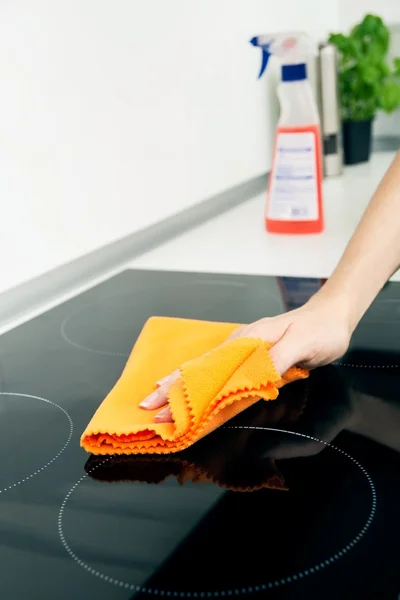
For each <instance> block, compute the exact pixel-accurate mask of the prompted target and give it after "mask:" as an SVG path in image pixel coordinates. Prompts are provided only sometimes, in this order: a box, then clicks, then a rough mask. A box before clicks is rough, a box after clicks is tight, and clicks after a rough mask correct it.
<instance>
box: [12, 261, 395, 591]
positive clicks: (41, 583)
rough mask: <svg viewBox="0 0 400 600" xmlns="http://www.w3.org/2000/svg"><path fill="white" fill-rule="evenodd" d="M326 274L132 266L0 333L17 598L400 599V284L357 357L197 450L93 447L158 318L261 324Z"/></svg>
mask: <svg viewBox="0 0 400 600" xmlns="http://www.w3.org/2000/svg"><path fill="white" fill-rule="evenodd" d="M320 285H322V281H319V280H313V279H292V278H284V277H282V278H275V277H246V276H225V275H207V274H191V273H185V274H184V273H168V272H155V271H150V272H146V271H126V272H124V273H121V274H120V275H118V276H117V277H114V278H112V279H110V280H109V281H107V282H105V283H103V284H101V285H99V286H98V287H95V288H93V289H91V290H89V291H88V292H86V293H84V294H81V295H79V296H77V297H75V298H74V299H72V300H70V301H69V302H66V303H65V304H62V305H60V306H58V307H56V308H54V309H53V310H51V311H49V312H47V313H45V314H43V315H41V316H39V317H37V318H35V319H33V320H32V321H29V322H27V323H25V324H23V325H21V326H20V327H18V328H16V329H14V330H12V331H10V332H9V333H7V334H5V335H3V336H2V337H1V338H0V453H1V454H0V455H1V457H2V464H1V468H0V590H1V598H5V599H7V600H8V599H10V600H20V599H21V600H22V599H24V600H26V599H27V598H32V599H35V600H36V599H38V600H50V599H51V600H54V599H55V598H57V599H58V600H63V599H70V598H96V600H102V599H105V600H106V599H107V600H111V599H118V600H128V599H130V598H133V597H136V598H142V597H143V598H144V597H150V598H152V597H157V596H158V597H169V598H225V597H226V598H228V597H239V596H243V597H250V596H254V597H262V598H264V597H265V598H285V599H287V598H300V599H303V598H304V599H308V600H311V599H322V598H327V599H337V598H342V599H347V598H351V599H353V598H360V599H364V598H368V599H369V598H371V599H375V598H376V599H378V598H379V599H381V598H382V599H386V598H387V599H393V600H398V598H399V597H400V574H399V566H400V545H399V539H400V510H399V508H400V502H399V500H400V454H399V453H400V400H399V388H400V385H399V384H400V284H397V283H390V284H388V285H387V286H386V287H385V289H384V290H383V291H382V293H381V294H380V296H379V297H378V298H377V300H376V301H375V302H374V304H373V306H372V307H371V309H370V310H369V311H368V312H367V314H366V315H365V317H364V319H363V321H362V323H361V324H360V326H359V328H358V330H357V331H356V333H355V335H354V338H353V341H352V345H351V347H350V350H349V352H348V354H347V355H346V356H345V357H344V358H343V359H342V360H341V361H339V362H338V363H337V364H335V365H330V366H328V367H325V368H323V369H317V370H316V371H314V372H313V373H312V374H311V377H310V378H309V380H307V381H299V382H296V383H294V384H291V385H290V386H287V387H286V388H284V389H283V390H282V392H281V394H280V397H279V398H278V400H277V401H275V402H269V403H267V402H263V401H261V402H259V403H258V404H257V405H255V406H253V407H252V408H251V409H249V410H247V411H245V412H244V413H242V414H241V415H239V416H238V417H236V418H235V419H233V420H232V421H230V422H229V423H228V425H227V426H226V427H224V428H221V429H219V430H217V431H216V432H214V433H213V434H210V435H209V436H207V437H206V438H204V439H203V440H202V441H200V442H198V443H197V444H195V445H194V446H192V447H191V448H189V449H188V450H186V451H184V452H182V453H179V454H174V455H170V456H163V457H148V456H147V457H146V456H134V457H129V456H123V457H117V456H110V457H106V458H105V457H95V456H90V455H88V454H86V453H85V452H84V451H83V450H82V449H81V448H80V446H79V438H80V435H81V433H82V431H83V430H84V428H85V426H86V424H87V423H88V421H89V419H90V418H91V416H92V414H93V412H94V411H95V409H96V408H97V406H98V405H99V403H100V402H101V401H102V400H103V398H104V397H105V395H106V394H107V392H108V391H109V390H110V388H111V387H112V386H113V385H114V383H115V381H116V379H117V378H118V377H119V375H120V373H121V370H122V368H123V367H124V365H125V361H126V358H127V356H128V354H129V352H130V349H131V347H132V345H133V343H134V342H135V340H136V337H137V335H138V334H139V332H140V330H141V328H142V326H143V324H144V322H145V321H146V319H147V318H148V317H150V316H153V315H166V316H177V317H187V318H196V319H205V320H215V321H232V322H244V323H247V322H251V321H253V320H256V319H258V318H260V317H263V316H272V315H275V314H278V313H280V312H282V311H284V310H289V309H291V308H294V307H296V306H299V305H301V304H302V303H303V302H305V301H306V299H307V298H308V297H309V296H310V295H311V294H313V293H314V292H315V291H316V290H317V289H318V287H320Z"/></svg>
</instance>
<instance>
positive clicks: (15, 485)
mask: <svg viewBox="0 0 400 600" xmlns="http://www.w3.org/2000/svg"><path fill="white" fill-rule="evenodd" d="M0 396H11V397H20V398H32V399H33V400H40V401H41V402H45V403H46V404H51V405H52V406H55V407H56V408H58V409H59V410H61V411H62V412H63V413H64V414H65V416H66V417H67V419H68V421H69V434H68V438H67V441H66V442H65V444H64V446H63V447H62V448H61V450H59V452H57V454H56V455H55V456H53V458H52V459H51V460H49V461H48V462H47V463H46V464H45V465H43V466H42V467H40V469H37V470H36V471H34V472H33V473H31V474H30V475H27V476H26V477H24V478H23V479H20V480H19V481H17V482H16V483H12V484H11V485H8V486H6V487H5V488H3V489H1V488H0V494H3V493H4V492H6V491H7V490H11V489H12V488H15V487H17V486H18V485H21V484H22V483H25V482H26V481H28V480H29V479H32V478H33V477H35V476H36V475H39V474H40V473H41V472H42V471H44V470H45V469H47V467H49V466H50V465H51V464H52V463H53V462H55V461H56V460H57V458H59V457H60V456H61V454H62V453H63V452H64V450H65V449H66V448H67V446H68V444H69V443H70V441H71V438H72V434H73V432H74V424H73V421H72V419H71V417H70V415H69V413H68V412H67V411H66V410H65V408H63V407H62V406H60V405H59V404H56V403H55V402H53V401H52V400H47V399H46V398H41V397H40V396H32V395H31V394H19V393H17V392H0Z"/></svg>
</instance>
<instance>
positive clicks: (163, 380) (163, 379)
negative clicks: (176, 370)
mask: <svg viewBox="0 0 400 600" xmlns="http://www.w3.org/2000/svg"><path fill="white" fill-rule="evenodd" d="M170 377H171V375H166V376H165V377H161V379H159V380H158V381H157V385H162V384H163V383H166V382H167V381H168V379H169V378H170Z"/></svg>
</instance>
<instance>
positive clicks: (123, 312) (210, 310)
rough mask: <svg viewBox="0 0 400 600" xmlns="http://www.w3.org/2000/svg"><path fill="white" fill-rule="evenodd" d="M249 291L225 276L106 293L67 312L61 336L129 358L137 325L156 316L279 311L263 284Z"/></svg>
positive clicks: (225, 318)
mask: <svg viewBox="0 0 400 600" xmlns="http://www.w3.org/2000/svg"><path fill="white" fill-rule="evenodd" d="M210 288H212V292H211V291H210ZM252 293H253V295H252V294H249V292H248V286H247V285H246V284H245V283H240V282H233V281H226V280H207V279H202V280H199V281H194V282H191V283H190V284H187V285H182V284H178V285H169V286H160V287H155V286H154V285H153V286H152V287H144V288H142V289H140V290H137V291H135V292H134V293H131V294H129V293H126V294H118V295H112V296H106V297H104V298H102V299H100V300H98V301H96V302H94V303H93V304H89V305H87V306H85V307H83V308H81V309H79V310H78V311H76V312H74V313H72V314H70V315H68V316H67V317H66V318H65V319H64V321H63V322H62V324H61V329H60V331H61V336H62V338H63V340H64V341H65V342H67V343H68V344H70V345H71V346H74V347H75V348H78V349H79V350H84V351H86V352H93V353H95V354H102V355H105V356H122V357H127V356H129V354H130V351H131V349H132V345H133V342H134V340H135V339H137V337H138V335H139V333H140V330H141V328H142V327H143V325H144V324H145V322H146V321H147V319H148V318H150V317H152V316H154V315H158V316H169V317H178V318H183V319H199V318H200V319H203V320H207V319H210V320H212V321H217V322H218V321H221V322H232V323H236V322H237V315H240V314H241V312H243V305H244V304H246V305H247V307H248V309H249V314H250V315H251V316H252V320H256V319H258V318H261V317H268V316H275V315H277V314H279V313H281V312H282V310H283V306H282V301H281V300H280V298H279V297H278V295H277V296H275V295H274V294H273V293H272V292H271V291H270V290H268V289H266V288H263V287H260V290H259V292H258V293H256V294H254V290H253V292H252ZM177 298H179V302H177ZM199 306H201V314H200V315H199ZM160 311H162V314H160Z"/></svg>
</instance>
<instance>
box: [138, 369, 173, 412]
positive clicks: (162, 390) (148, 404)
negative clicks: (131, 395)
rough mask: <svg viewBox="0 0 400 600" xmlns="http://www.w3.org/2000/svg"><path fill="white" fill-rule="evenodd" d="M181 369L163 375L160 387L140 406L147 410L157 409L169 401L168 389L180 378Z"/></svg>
mask: <svg viewBox="0 0 400 600" xmlns="http://www.w3.org/2000/svg"><path fill="white" fill-rule="evenodd" d="M178 377H179V371H174V372H173V373H172V374H171V375H168V376H167V377H163V378H162V379H160V381H159V382H158V384H159V385H160V387H159V388H158V390H156V391H155V392H153V393H152V394H150V396H147V398H145V399H144V400H143V401H142V402H141V403H140V405H139V406H140V407H141V408H144V409H146V410H155V409H156V408H161V407H162V406H165V404H167V403H168V391H169V388H170V387H171V385H172V384H173V382H174V381H175V380H176V379H178Z"/></svg>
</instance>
